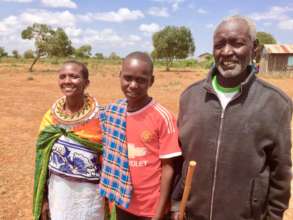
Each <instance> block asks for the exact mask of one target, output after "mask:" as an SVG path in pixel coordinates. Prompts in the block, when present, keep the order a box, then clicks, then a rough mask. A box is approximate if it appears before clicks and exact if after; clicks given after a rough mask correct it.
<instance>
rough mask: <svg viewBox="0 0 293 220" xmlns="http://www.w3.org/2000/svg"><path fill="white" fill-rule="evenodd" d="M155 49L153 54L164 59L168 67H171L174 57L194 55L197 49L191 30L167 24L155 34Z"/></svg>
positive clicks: (156, 57) (180, 57)
mask: <svg viewBox="0 0 293 220" xmlns="http://www.w3.org/2000/svg"><path fill="white" fill-rule="evenodd" d="M153 46H154V48H155V49H154V51H152V53H151V55H152V57H153V58H155V59H164V60H165V61H166V69H167V70H169V69H170V65H171V64H172V62H173V60H174V59H184V58H187V57H188V56H191V55H193V53H194V51H195V46H194V41H193V38H192V34H191V31H190V30H189V29H188V28H187V27H184V26H181V27H175V26H166V27H165V28H164V29H163V30H161V31H158V32H156V33H154V35H153Z"/></svg>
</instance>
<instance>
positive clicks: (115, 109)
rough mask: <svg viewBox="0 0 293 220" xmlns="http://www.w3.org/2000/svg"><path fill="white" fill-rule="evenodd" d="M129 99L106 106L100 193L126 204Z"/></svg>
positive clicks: (130, 186) (129, 181) (124, 205)
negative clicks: (127, 101)
mask: <svg viewBox="0 0 293 220" xmlns="http://www.w3.org/2000/svg"><path fill="white" fill-rule="evenodd" d="M126 107H127V105H126V100H125V99H122V100H121V99H120V100H118V101H117V102H115V103H112V104H109V105H108V106H107V107H106V109H105V115H106V118H105V122H104V138H103V144H104V152H103V166H102V173H101V179H100V186H99V193H100V194H101V195H102V196H104V197H107V198H108V199H109V200H110V201H114V202H115V203H116V204H117V205H120V206H122V207H125V208H127V207H128V206H129V203H130V199H131V192H132V185H131V179H130V171H129V163H128V151H127V143H126V112H127V111H126Z"/></svg>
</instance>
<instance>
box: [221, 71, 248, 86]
mask: <svg viewBox="0 0 293 220" xmlns="http://www.w3.org/2000/svg"><path fill="white" fill-rule="evenodd" d="M248 75H249V72H248V69H247V70H246V71H244V72H243V73H241V74H240V75H238V76H235V77H231V78H225V77H223V76H222V75H221V74H220V73H218V74H217V81H218V83H219V85H220V86H222V87H224V88H233V87H236V86H239V85H240V84H241V83H242V82H244V81H245V80H246V78H247V76H248Z"/></svg>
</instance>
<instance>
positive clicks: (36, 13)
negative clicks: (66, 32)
mask: <svg viewBox="0 0 293 220" xmlns="http://www.w3.org/2000/svg"><path fill="white" fill-rule="evenodd" d="M19 20H20V22H21V23H23V24H26V25H31V24H33V23H45V24H47V25H51V26H58V27H68V26H74V25H75V23H76V18H75V16H74V14H72V13H70V12H69V11H62V12H50V11H46V10H29V11H27V12H24V13H22V14H20V16H19Z"/></svg>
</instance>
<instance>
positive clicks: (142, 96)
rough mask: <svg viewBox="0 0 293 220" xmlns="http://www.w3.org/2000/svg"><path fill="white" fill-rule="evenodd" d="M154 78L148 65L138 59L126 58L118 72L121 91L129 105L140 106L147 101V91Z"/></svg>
mask: <svg viewBox="0 0 293 220" xmlns="http://www.w3.org/2000/svg"><path fill="white" fill-rule="evenodd" d="M153 82H154V76H153V74H152V71H151V67H150V65H149V64H148V63H146V62H144V61H143V60H140V59H138V58H135V57H133V58H128V59H127V60H125V61H124V62H123V64H122V69H121V72H120V83H121V90H122V92H123V93H124V95H125V97H126V99H127V101H128V102H129V103H131V104H134V105H135V104H140V103H142V102H144V101H145V100H146V99H148V97H149V96H148V89H149V88H150V87H151V86H152V84H153Z"/></svg>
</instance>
